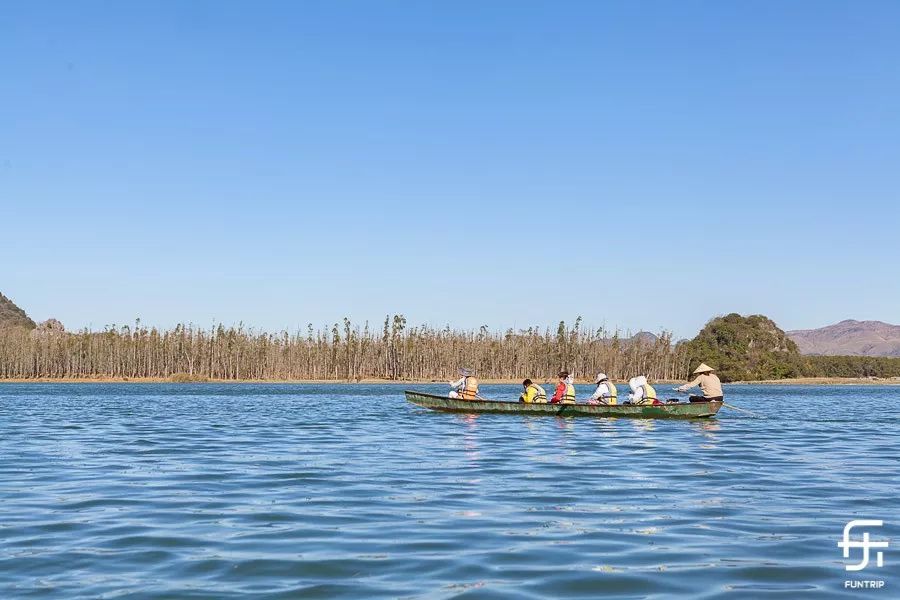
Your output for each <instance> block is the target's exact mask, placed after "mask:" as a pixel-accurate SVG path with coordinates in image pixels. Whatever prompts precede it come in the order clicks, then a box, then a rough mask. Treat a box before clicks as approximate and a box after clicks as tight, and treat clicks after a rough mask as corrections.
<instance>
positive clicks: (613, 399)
mask: <svg viewBox="0 0 900 600" xmlns="http://www.w3.org/2000/svg"><path fill="white" fill-rule="evenodd" d="M604 383H605V384H606V387H607V389H609V397H607V398H601V400H605V401H606V403H607V404H618V403H619V400H618V398H619V390H617V389H616V384H614V383H613V382H612V381H608V380H607V381H604Z"/></svg>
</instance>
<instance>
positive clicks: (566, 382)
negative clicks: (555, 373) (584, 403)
mask: <svg viewBox="0 0 900 600" xmlns="http://www.w3.org/2000/svg"><path fill="white" fill-rule="evenodd" d="M550 404H575V386H574V385H572V376H571V375H569V372H568V371H560V372H559V383H557V384H556V390H555V391H554V392H553V398H551V399H550Z"/></svg>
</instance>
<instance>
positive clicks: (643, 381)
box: [628, 375, 662, 404]
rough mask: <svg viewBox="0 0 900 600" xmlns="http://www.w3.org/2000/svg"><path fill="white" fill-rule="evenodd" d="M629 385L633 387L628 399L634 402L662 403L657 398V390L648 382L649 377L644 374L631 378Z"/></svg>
mask: <svg viewBox="0 0 900 600" xmlns="http://www.w3.org/2000/svg"><path fill="white" fill-rule="evenodd" d="M628 387H630V388H631V394H629V395H628V399H629V400H630V401H631V403H632V404H662V402H660V401H659V400H657V399H656V390H654V389H653V386H652V385H650V384H649V383H647V378H646V377H644V376H643V375H641V376H639V377H632V378H631V379H629V380H628Z"/></svg>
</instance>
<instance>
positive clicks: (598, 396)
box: [587, 373, 619, 404]
mask: <svg viewBox="0 0 900 600" xmlns="http://www.w3.org/2000/svg"><path fill="white" fill-rule="evenodd" d="M594 383H596V384H597V389H595V390H594V393H593V394H591V398H590V399H589V400H588V401H587V403H588V404H616V403H617V402H618V396H619V390H617V389H616V384H614V383H613V382H611V381H610V380H609V377H607V376H606V373H597V379H596V381H594Z"/></svg>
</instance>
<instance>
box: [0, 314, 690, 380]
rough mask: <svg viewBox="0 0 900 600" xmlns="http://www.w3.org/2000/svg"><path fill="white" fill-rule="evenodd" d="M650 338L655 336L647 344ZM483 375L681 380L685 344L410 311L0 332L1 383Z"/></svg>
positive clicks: (685, 360) (575, 326)
mask: <svg viewBox="0 0 900 600" xmlns="http://www.w3.org/2000/svg"><path fill="white" fill-rule="evenodd" d="M649 337H650V338H653V336H649ZM463 366H465V367H470V368H474V369H475V370H476V372H477V374H478V376H479V377H481V378H484V379H524V378H525V377H531V378H535V379H538V380H544V379H551V378H553V377H554V376H555V374H556V372H557V371H558V370H559V369H561V368H565V369H568V370H569V371H570V372H572V373H574V374H575V375H576V377H578V378H589V377H593V375H594V374H595V373H597V372H598V371H603V372H605V373H607V374H608V375H610V376H611V377H612V378H614V379H626V378H628V377H632V376H634V375H637V374H644V375H647V377H649V378H650V379H651V380H660V379H683V378H684V377H686V375H687V373H688V372H689V368H688V367H689V365H688V354H687V352H686V348H685V346H684V345H683V344H681V345H678V346H674V345H673V344H672V340H671V335H670V334H668V333H666V332H663V333H661V334H660V335H659V336H658V337H657V338H656V339H647V337H646V336H642V337H638V338H634V339H629V338H623V337H621V336H619V335H618V333H617V332H608V331H605V330H603V329H599V330H584V328H583V326H582V320H581V317H578V318H577V319H576V320H575V322H574V324H573V325H571V326H568V325H566V323H565V322H560V323H559V326H558V327H557V328H556V330H555V331H553V330H550V329H543V330H541V329H539V328H537V327H531V328H528V329H524V330H517V331H513V330H511V329H510V330H507V331H505V332H497V331H491V330H489V329H488V328H487V327H486V326H484V327H481V328H480V329H478V330H474V331H468V330H463V331H461V330H452V329H450V328H449V327H446V328H444V329H436V328H432V327H428V326H417V327H409V326H408V325H407V321H406V318H405V317H404V316H403V315H394V316H393V317H386V318H385V320H384V323H383V325H382V326H381V327H378V328H375V329H372V328H370V327H369V324H368V322H366V323H364V324H363V325H358V324H354V323H352V322H351V321H350V320H349V319H344V320H343V322H342V323H335V324H334V325H333V326H331V327H325V328H319V329H314V328H313V326H312V325H309V326H308V327H307V329H306V331H297V332H292V333H291V332H287V331H282V332H280V333H277V334H273V333H265V332H256V331H254V330H252V329H246V328H244V327H243V326H237V327H224V326H222V325H219V326H217V327H213V328H211V329H203V328H196V327H194V326H191V325H178V326H177V327H175V328H174V329H172V330H162V331H161V330H158V329H156V328H147V327H145V326H142V325H141V323H140V321H137V322H136V323H135V325H134V326H133V327H132V326H127V325H126V326H122V327H116V326H111V327H108V328H106V329H105V330H104V331H101V332H91V331H87V330H84V331H80V332H75V333H65V332H59V331H39V330H32V331H27V330H24V329H18V328H16V329H8V330H6V331H4V332H0V378H6V379H10V378H17V379H19V378H21V379H31V378H64V377H70V378H102V377H116V378H118V377H124V378H145V377H146V378H170V377H173V376H174V377H176V378H179V379H206V378H208V379H220V380H268V379H274V380H300V379H316V380H335V381H342V380H343V381H357V380H360V379H386V380H447V379H449V378H451V377H455V376H456V372H457V369H458V368H459V367H463Z"/></svg>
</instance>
